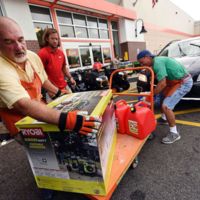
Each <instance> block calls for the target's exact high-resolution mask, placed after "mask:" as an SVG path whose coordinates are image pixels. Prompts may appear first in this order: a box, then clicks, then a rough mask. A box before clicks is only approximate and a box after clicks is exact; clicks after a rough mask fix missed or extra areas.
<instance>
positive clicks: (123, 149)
mask: <svg viewBox="0 0 200 200" xmlns="http://www.w3.org/2000/svg"><path fill="white" fill-rule="evenodd" d="M144 69H146V70H149V71H150V73H151V86H150V92H149V93H148V94H145V93H142V94H137V93H128V92H127V91H125V92H123V93H117V92H114V91H113V95H119V96H146V97H148V98H149V103H150V109H151V110H152V111H154V105H153V86H154V73H153V71H152V69H151V68H149V67H137V68H126V69H118V70H115V71H114V72H113V73H112V74H111V78H110V83H109V88H110V89H111V86H112V78H113V75H114V74H115V73H118V72H121V71H140V70H144ZM147 139H148V137H146V138H144V139H142V140H141V139H137V138H134V137H132V136H130V135H126V134H117V144H116V148H115V154H114V160H113V165H112V169H111V175H110V180H109V184H108V193H107V195H106V196H98V195H86V196H87V197H89V198H90V199H92V200H109V199H110V198H111V196H112V194H113V192H114V190H115V189H116V188H117V185H118V184H119V182H120V180H121V179H122V177H123V176H124V174H125V173H126V171H127V170H128V169H129V167H130V166H131V165H132V167H133V168H134V167H135V165H137V156H138V154H139V152H140V150H141V149H142V147H143V145H144V144H145V142H146V140H147ZM135 161H136V162H135Z"/></svg>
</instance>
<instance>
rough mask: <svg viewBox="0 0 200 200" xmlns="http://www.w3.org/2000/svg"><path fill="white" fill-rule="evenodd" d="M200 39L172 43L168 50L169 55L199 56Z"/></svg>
mask: <svg viewBox="0 0 200 200" xmlns="http://www.w3.org/2000/svg"><path fill="white" fill-rule="evenodd" d="M199 55H200V39H196V40H188V41H182V42H178V43H173V44H172V45H171V49H170V51H169V55H168V56H170V57H183V56H199Z"/></svg>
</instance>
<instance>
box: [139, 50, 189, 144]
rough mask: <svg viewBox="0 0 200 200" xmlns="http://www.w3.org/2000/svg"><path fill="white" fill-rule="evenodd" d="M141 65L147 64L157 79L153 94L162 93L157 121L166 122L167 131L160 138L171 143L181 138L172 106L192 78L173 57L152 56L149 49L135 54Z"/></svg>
mask: <svg viewBox="0 0 200 200" xmlns="http://www.w3.org/2000/svg"><path fill="white" fill-rule="evenodd" d="M137 60H138V61H139V62H140V64H141V65H142V66H149V67H152V68H153V71H154V73H155V75H156V78H157V80H158V84H157V85H156V87H155V89H154V95H157V94H159V93H161V94H162V96H163V100H162V102H161V118H160V119H158V123H164V124H166V123H168V124H169V129H170V130H169V133H168V134H167V136H166V137H164V138H163V139H162V143H164V144H172V143H174V142H175V141H177V140H179V139H180V138H181V136H180V134H179V132H178V131H177V127H176V123H175V115H174V112H173V109H174V107H175V106H176V105H177V103H178V102H179V101H180V100H181V98H182V97H183V96H185V95H186V94H187V93H188V92H189V91H190V90H191V88H192V85H193V80H192V78H191V75H190V74H189V73H188V72H187V70H186V68H185V67H184V66H183V65H182V64H181V63H179V62H178V61H176V60H175V59H173V58H169V57H162V56H154V55H153V54H152V53H151V52H150V51H148V50H143V51H141V52H139V54H138V55H137Z"/></svg>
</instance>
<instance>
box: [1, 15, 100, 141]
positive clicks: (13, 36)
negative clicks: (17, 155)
mask: <svg viewBox="0 0 200 200" xmlns="http://www.w3.org/2000/svg"><path fill="white" fill-rule="evenodd" d="M0 27H1V29H0V67H1V70H0V117H1V119H2V121H3V122H4V123H5V125H6V127H7V129H8V130H9V132H10V135H11V136H12V137H14V136H16V135H18V130H17V129H16V127H15V122H17V121H18V120H20V119H21V118H23V117H25V116H27V115H28V116H30V117H32V118H35V119H37V120H39V121H43V122H46V123H49V124H55V125H58V127H59V129H60V130H61V131H63V130H65V129H69V130H75V131H77V132H79V133H80V134H87V133H88V132H89V133H95V132H97V131H96V128H97V127H98V126H99V125H100V122H101V120H99V118H95V117H89V116H87V115H84V116H83V115H80V114H79V113H80V112H77V111H72V112H68V113H62V112H60V111H58V110H54V109H52V108H49V107H47V106H46V105H45V104H44V103H42V102H41V87H44V88H45V89H46V90H47V91H48V92H50V93H52V94H53V95H54V97H55V98H56V97H58V96H60V94H61V91H60V89H59V88H57V87H56V86H54V85H53V84H52V83H51V82H50V81H49V80H48V78H47V75H46V73H45V70H44V68H43V64H42V62H41V60H40V58H39V57H38V55H37V54H35V53H33V52H31V51H29V50H27V47H26V42H25V39H24V36H23V33H22V30H21V28H20V27H19V25H18V24H17V23H16V22H15V21H14V20H13V19H11V18H8V17H0ZM88 122H89V123H88Z"/></svg>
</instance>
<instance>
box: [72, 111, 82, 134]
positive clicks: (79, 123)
mask: <svg viewBox="0 0 200 200" xmlns="http://www.w3.org/2000/svg"><path fill="white" fill-rule="evenodd" d="M82 126H83V116H82V115H77V118H76V124H75V127H74V131H79V130H80V129H81V128H82Z"/></svg>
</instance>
